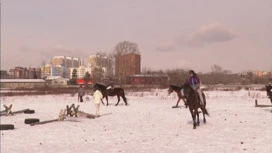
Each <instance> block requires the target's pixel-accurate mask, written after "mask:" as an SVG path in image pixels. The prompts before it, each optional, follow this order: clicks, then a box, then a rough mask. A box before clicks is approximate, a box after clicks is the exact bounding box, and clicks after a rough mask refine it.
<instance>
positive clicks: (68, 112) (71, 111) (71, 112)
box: [30, 104, 95, 126]
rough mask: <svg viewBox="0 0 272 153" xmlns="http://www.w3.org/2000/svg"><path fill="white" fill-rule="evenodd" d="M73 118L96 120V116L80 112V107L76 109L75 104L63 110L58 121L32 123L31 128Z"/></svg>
mask: <svg viewBox="0 0 272 153" xmlns="http://www.w3.org/2000/svg"><path fill="white" fill-rule="evenodd" d="M73 116H74V117H78V116H82V117H86V118H91V119H94V118H95V115H92V114H88V113H85V112H83V111H79V105H78V106H77V107H75V104H72V105H71V106H70V107H69V106H68V105H67V106H66V109H64V110H63V109H61V110H60V113H59V116H58V118H57V119H53V120H46V121H42V122H36V123H31V124H30V126H34V125H40V124H46V123H52V122H57V121H64V120H65V119H66V118H68V117H73Z"/></svg>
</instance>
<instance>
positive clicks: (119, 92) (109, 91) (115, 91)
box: [94, 83, 127, 106]
mask: <svg viewBox="0 0 272 153" xmlns="http://www.w3.org/2000/svg"><path fill="white" fill-rule="evenodd" d="M94 87H95V88H96V89H98V90H100V91H101V92H102V95H103V98H106V100H107V106H108V105H109V102H108V96H117V98H118V102H117V103H116V104H115V106H117V105H118V104H119V102H120V97H122V99H123V101H124V102H125V104H126V105H127V98H126V96H125V91H124V89H123V88H119V87H114V88H107V86H104V85H102V84H98V83H96V84H95V85H94ZM102 103H103V105H104V102H103V100H102Z"/></svg>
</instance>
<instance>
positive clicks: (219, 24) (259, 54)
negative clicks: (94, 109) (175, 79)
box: [1, 0, 272, 72]
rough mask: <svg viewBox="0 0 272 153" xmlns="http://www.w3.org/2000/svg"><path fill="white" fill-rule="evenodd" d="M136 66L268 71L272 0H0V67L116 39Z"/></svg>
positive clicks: (90, 50) (271, 65) (107, 46)
mask: <svg viewBox="0 0 272 153" xmlns="http://www.w3.org/2000/svg"><path fill="white" fill-rule="evenodd" d="M124 40H128V41H132V42H135V43H137V44H138V46H139V50H140V52H141V57H142V62H141V64H142V68H149V69H153V70H159V69H162V70H165V69H173V68H186V69H187V68H190V69H194V70H195V71H196V72H209V71H211V66H212V65H213V64H217V65H220V66H221V67H222V68H223V69H224V70H230V71H232V72H240V71H247V70H264V71H272V60H271V59H272V1H271V0H261V1H259V0H167V1H166V0H1V69H4V70H8V69H10V68H13V67H15V66H25V67H29V66H31V67H38V66H41V64H42V61H45V62H46V63H49V60H50V58H51V57H52V56H59V55H66V56H74V57H79V58H81V59H83V60H84V62H85V63H86V62H87V58H88V56H89V55H91V54H95V53H97V52H98V51H102V52H112V51H113V48H114V46H115V45H116V44H117V43H118V42H120V41H124Z"/></svg>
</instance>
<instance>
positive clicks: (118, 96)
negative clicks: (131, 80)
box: [115, 94, 120, 106]
mask: <svg viewBox="0 0 272 153" xmlns="http://www.w3.org/2000/svg"><path fill="white" fill-rule="evenodd" d="M117 99H118V102H117V103H116V104H115V106H117V105H118V104H119V102H120V95H119V94H117Z"/></svg>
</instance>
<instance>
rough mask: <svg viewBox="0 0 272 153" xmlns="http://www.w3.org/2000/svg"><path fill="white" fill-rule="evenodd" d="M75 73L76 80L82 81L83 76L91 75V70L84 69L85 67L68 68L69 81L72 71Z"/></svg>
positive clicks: (88, 68)
mask: <svg viewBox="0 0 272 153" xmlns="http://www.w3.org/2000/svg"><path fill="white" fill-rule="evenodd" d="M74 69H75V70H76V71H77V78H78V79H83V78H84V77H85V74H86V73H87V72H89V73H90V74H91V75H92V68H90V67H86V66H79V67H78V68H69V73H70V74H69V78H70V79H71V78H72V76H73V70H74Z"/></svg>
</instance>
